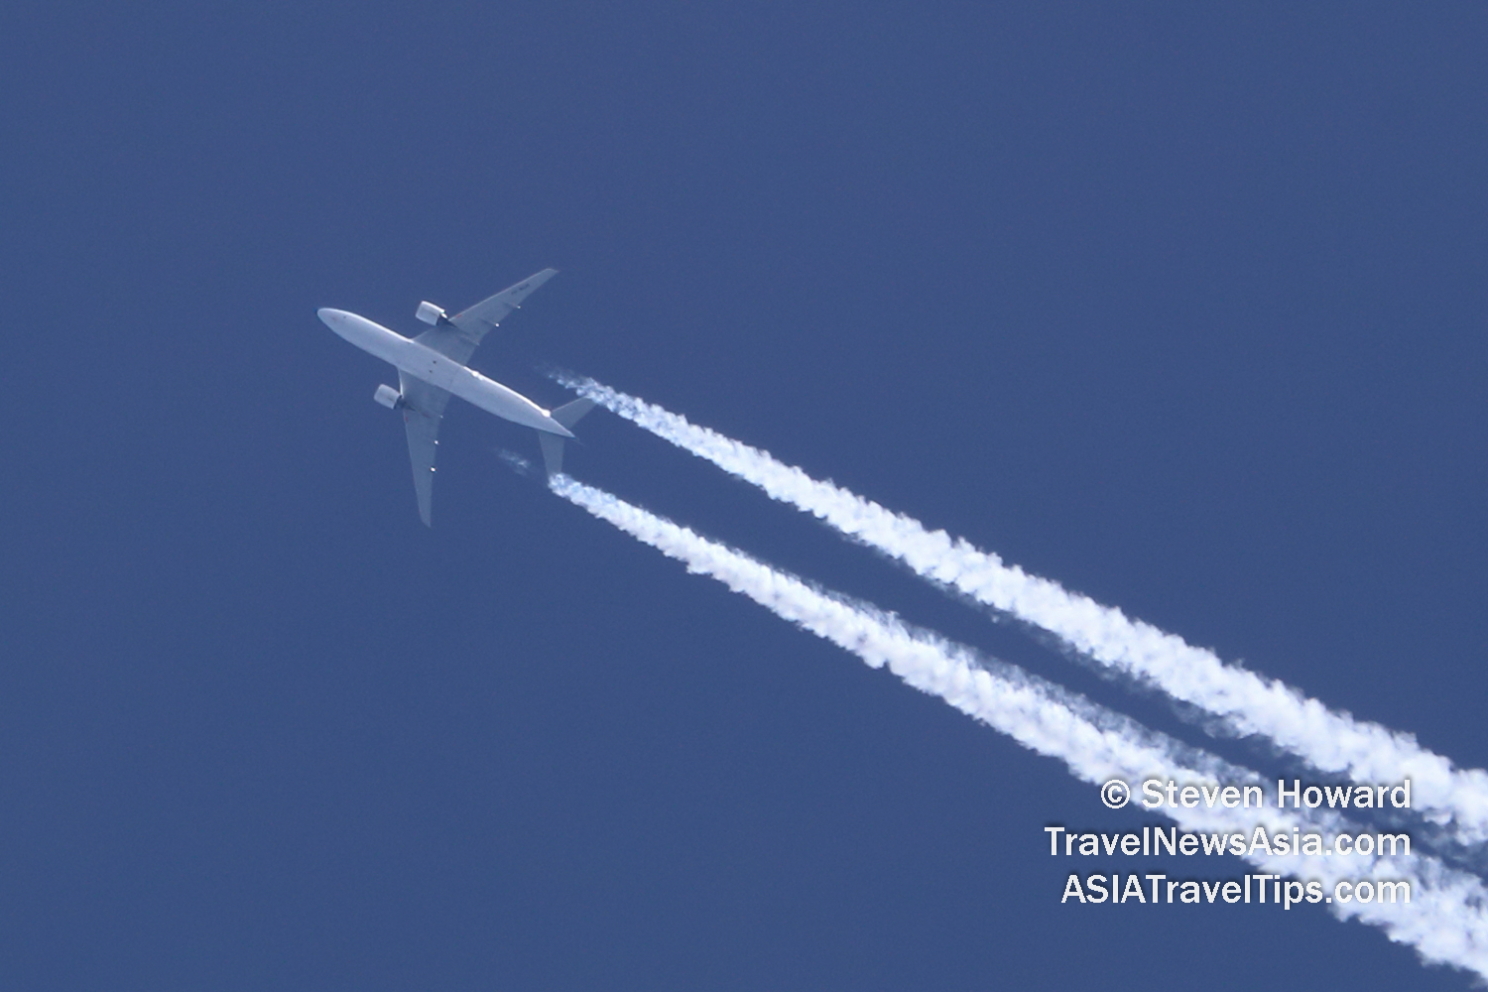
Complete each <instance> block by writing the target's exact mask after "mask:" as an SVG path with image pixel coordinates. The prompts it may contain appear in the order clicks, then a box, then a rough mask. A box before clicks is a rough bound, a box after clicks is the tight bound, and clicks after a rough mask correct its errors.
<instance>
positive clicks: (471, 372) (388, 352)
mask: <svg viewBox="0 0 1488 992" xmlns="http://www.w3.org/2000/svg"><path fill="white" fill-rule="evenodd" d="M557 274H558V271H557V270H556V269H543V270H542V271H541V272H539V273H537V274H536V275H532V276H528V277H527V278H526V279H523V280H522V281H521V282H519V283H517V284H516V285H515V286H512V287H510V288H508V289H503V290H502V291H501V292H499V293H497V294H496V295H495V296H492V297H490V298H489V299H486V300H482V301H481V302H479V303H477V304H476V305H475V306H473V307H470V308H469V309H467V310H463V311H461V312H460V313H457V314H455V315H454V316H453V317H450V316H447V315H446V314H445V312H444V311H443V310H441V309H440V308H439V307H436V306H435V305H434V304H432V303H420V304H419V305H418V312H417V315H416V316H417V317H418V319H419V320H421V321H423V322H424V323H425V324H429V325H431V326H430V328H429V329H428V330H427V331H424V332H423V333H422V334H420V335H419V336H418V337H416V338H405V337H404V336H403V335H401V334H398V333H397V332H395V331H390V330H388V329H387V328H386V327H383V326H382V325H381V324H375V323H373V322H372V321H370V320H368V319H367V318H366V317H359V316H357V315H356V314H354V313H347V312H346V311H345V310H333V309H331V308H330V307H324V308H322V309H321V310H318V311H316V312H317V313H318V314H319V315H320V319H321V320H323V321H325V323H326V326H327V327H329V328H330V329H331V330H333V331H335V332H336V333H337V334H339V335H341V336H342V337H343V338H345V339H346V340H348V341H350V342H351V343H352V344H354V345H356V346H357V347H358V348H361V349H362V350H363V351H366V352H370V353H371V354H373V355H376V356H377V357H378V358H381V359H382V360H383V361H386V362H391V363H392V364H393V365H394V366H395V367H396V368H397V369H398V388H397V389H394V388H393V387H392V386H378V387H377V392H376V393H374V394H373V395H372V398H373V399H375V400H376V401H377V402H379V403H381V404H382V405H383V406H385V407H387V408H388V409H390V410H401V411H402V412H403V424H404V426H405V427H406V428H407V430H408V455H409V457H410V458H411V459H412V460H413V488H414V492H415V493H417V494H418V507H419V516H420V517H421V518H423V521H424V523H425V524H428V525H429V526H433V525H432V524H430V517H429V507H430V503H431V502H432V500H433V496H434V454H435V450H436V448H437V446H438V444H439V421H440V418H442V417H443V416H444V407H445V404H446V403H448V402H449V398H450V397H451V396H458V397H460V399H462V400H465V401H466V402H469V403H473V404H475V405H476V406H478V407H480V408H481V409H482V410H485V411H486V412H487V413H494V414H495V415H496V416H498V417H502V418H504V419H506V420H510V421H512V422H513V423H517V424H521V425H522V426H524V427H531V428H533V429H534V430H536V431H537V438H538V441H539V442H540V443H541V445H542V454H543V462H544V464H545V465H546V466H547V470H548V474H550V475H551V474H553V473H556V472H559V471H561V470H562V467H563V439H564V438H569V437H573V432H572V431H570V430H569V428H570V427H572V426H573V425H574V424H575V423H577V422H578V419H579V418H580V417H582V416H583V415H584V414H586V413H588V412H589V411H590V409H592V408H593V406H594V402H593V401H592V400H587V399H578V400H574V401H573V402H572V403H565V404H564V405H563V406H560V407H558V408H557V409H556V410H544V409H543V408H542V407H540V406H538V405H537V404H536V403H534V402H532V401H531V400H529V399H528V398H527V397H525V396H523V395H522V394H521V393H518V392H516V391H515V390H512V389H508V388H507V387H505V386H503V385H502V384H501V383H499V382H495V381H493V380H491V379H487V378H486V377H485V376H483V375H481V374H480V373H479V372H477V371H475V369H472V368H470V367H469V366H468V365H466V364H465V363H466V362H468V361H469V360H470V356H471V354H473V353H474V352H475V347H476V345H478V344H480V341H481V338H483V337H485V336H486V332H487V331H489V330H491V329H492V328H494V327H495V326H496V325H497V324H499V323H500V322H501V321H502V319H504V318H505V317H506V315H507V314H509V313H511V312H512V311H513V310H516V309H518V308H519V307H520V306H521V303H522V300H523V299H525V298H526V296H527V294H528V293H531V292H532V291H533V290H535V289H537V287H539V286H541V285H542V284H543V283H545V282H547V281H548V280H549V279H551V278H552V277H553V276H555V275H557Z"/></svg>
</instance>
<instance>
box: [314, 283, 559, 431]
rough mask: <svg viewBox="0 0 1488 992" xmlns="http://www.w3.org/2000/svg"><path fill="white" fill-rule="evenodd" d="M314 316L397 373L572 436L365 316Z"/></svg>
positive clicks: (510, 393) (464, 368)
mask: <svg viewBox="0 0 1488 992" xmlns="http://www.w3.org/2000/svg"><path fill="white" fill-rule="evenodd" d="M317 313H318V315H319V317H320V319H321V320H322V321H324V322H325V324H326V326H327V327H329V328H330V329H331V330H333V331H335V332H336V333H337V334H339V335H341V337H343V338H345V339H346V340H348V341H350V342H351V343H352V344H354V345H356V346H357V347H358V348H361V349H362V350H363V351H365V352H367V353H368V354H371V355H376V356H377V357H378V358H380V359H382V360H383V361H385V362H388V363H390V364H392V365H393V366H395V367H396V368H397V369H398V370H399V371H401V372H406V373H408V374H409V375H411V376H413V377H414V378H416V379H421V380H423V381H424V382H427V383H428V384H429V385H431V386H435V387H437V388H439V389H443V390H446V391H448V392H449V393H450V394H452V395H454V396H458V397H460V399H462V400H464V401H465V402H467V403H470V404H472V405H474V406H477V407H479V408H480V409H482V410H485V411H486V412H487V413H493V414H495V415H496V416H498V417H501V418H502V419H504V420H510V421H511V422H512V423H515V424H521V425H522V426H523V427H532V428H534V429H536V430H539V431H546V432H547V433H549V434H557V435H558V436H560V437H573V432H571V431H570V430H569V429H568V428H567V427H564V426H563V425H562V424H560V423H558V421H556V420H554V419H553V418H552V417H551V416H550V415H549V412H548V411H547V410H544V409H543V408H542V407H540V406H538V405H537V404H536V403H534V402H532V401H531V400H529V399H528V398H527V397H525V396H523V395H522V394H521V393H519V392H517V391H516V390H514V389H509V388H507V387H506V386H503V385H502V384H501V383H499V382H496V381H495V380H494V379H488V378H486V377H485V376H483V375H481V374H480V373H479V372H477V371H476V370H475V369H473V368H471V367H470V366H468V365H461V364H460V363H459V362H456V361H453V360H452V359H450V358H447V357H446V356H444V355H441V354H440V353H439V352H437V351H435V350H434V349H432V348H428V347H425V346H424V345H421V344H419V343H418V342H417V341H415V340H413V339H412V338H405V337H404V336H403V335H401V334H399V333H398V332H396V331H391V330H388V329H387V328H386V327H383V326H382V325H381V324H377V323H374V322H373V321H370V320H368V319H367V318H366V317H362V316H358V315H357V314H354V313H348V312H347V311H345V310H335V309H332V308H331V307H324V308H322V309H321V310H319V311H317Z"/></svg>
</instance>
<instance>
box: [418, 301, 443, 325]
mask: <svg viewBox="0 0 1488 992" xmlns="http://www.w3.org/2000/svg"><path fill="white" fill-rule="evenodd" d="M414 316H415V317H417V318H418V319H419V320H421V321H423V322H424V323H426V324H429V325H430V326H433V325H434V324H437V323H439V322H440V321H441V320H443V319H444V309H443V308H442V307H436V306H435V305H434V304H432V303H430V302H429V301H428V300H425V301H424V302H423V303H420V304H419V308H418V311H417V312H416V313H414Z"/></svg>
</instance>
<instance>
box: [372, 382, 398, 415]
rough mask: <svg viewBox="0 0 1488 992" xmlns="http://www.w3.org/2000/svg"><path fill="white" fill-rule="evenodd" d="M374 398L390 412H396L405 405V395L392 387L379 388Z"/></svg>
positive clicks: (373, 395)
mask: <svg viewBox="0 0 1488 992" xmlns="http://www.w3.org/2000/svg"><path fill="white" fill-rule="evenodd" d="M372 398H373V399H374V400H376V401H377V402H379V403H381V404H382V405H383V406H385V407H387V408H388V409H389V410H396V409H398V407H400V406H402V405H403V394H402V393H400V392H398V391H397V390H396V389H394V388H393V387H392V386H378V387H377V392H375V393H373V394H372Z"/></svg>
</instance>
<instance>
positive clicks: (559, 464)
mask: <svg viewBox="0 0 1488 992" xmlns="http://www.w3.org/2000/svg"><path fill="white" fill-rule="evenodd" d="M555 412H556V411H555ZM537 443H538V444H539V445H540V446H541V447H542V456H543V469H544V470H545V471H546V472H547V473H548V476H549V478H551V477H552V476H555V475H558V474H559V473H561V472H562V471H563V438H561V437H559V436H558V435H557V434H549V433H548V432H547V431H538V432H537Z"/></svg>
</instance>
